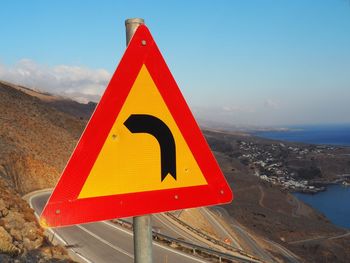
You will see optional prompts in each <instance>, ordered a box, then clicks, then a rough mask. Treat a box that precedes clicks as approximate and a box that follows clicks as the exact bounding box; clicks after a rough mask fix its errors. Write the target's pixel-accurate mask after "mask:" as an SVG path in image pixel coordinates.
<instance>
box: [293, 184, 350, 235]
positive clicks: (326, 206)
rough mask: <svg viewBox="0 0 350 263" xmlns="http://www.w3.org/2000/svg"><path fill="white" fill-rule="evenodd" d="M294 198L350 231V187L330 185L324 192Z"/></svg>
mask: <svg viewBox="0 0 350 263" xmlns="http://www.w3.org/2000/svg"><path fill="white" fill-rule="evenodd" d="M294 196H296V197H297V198H298V199H299V200H302V201H303V202H305V203H307V204H309V205H310V206H312V207H313V208H316V209H317V210H318V211H320V212H322V213H323V214H324V215H325V216H327V218H328V219H329V220H330V221H331V222H332V223H333V224H335V225H337V226H340V227H344V228H349V229H350V202H349V200H350V187H346V186H343V185H330V186H328V187H327V191H324V192H320V193H317V194H313V195H312V194H304V193H294Z"/></svg>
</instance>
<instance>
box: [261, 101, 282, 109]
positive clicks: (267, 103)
mask: <svg viewBox="0 0 350 263" xmlns="http://www.w3.org/2000/svg"><path fill="white" fill-rule="evenodd" d="M264 107H265V108H268V109H273V110H277V109H279V105H278V103H277V102H275V101H273V100H271V99H267V100H265V101H264Z"/></svg>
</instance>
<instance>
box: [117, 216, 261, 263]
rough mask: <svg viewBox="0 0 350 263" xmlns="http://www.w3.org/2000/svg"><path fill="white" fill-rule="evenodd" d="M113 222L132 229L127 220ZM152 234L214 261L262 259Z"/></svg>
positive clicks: (163, 240)
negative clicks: (241, 256)
mask: <svg viewBox="0 0 350 263" xmlns="http://www.w3.org/2000/svg"><path fill="white" fill-rule="evenodd" d="M112 222H114V223H117V224H119V225H120V226H122V227H126V228H128V229H130V230H132V223H130V222H128V221H126V220H123V219H116V220H112ZM203 235H205V234H203ZM152 236H153V239H154V240H156V241H160V242H162V243H165V244H167V245H169V246H170V247H172V248H174V249H178V250H181V251H183V252H186V253H189V254H192V255H197V256H200V257H202V258H204V259H206V260H210V261H214V262H261V261H260V260H257V259H253V258H251V256H246V255H244V256H245V257H248V258H251V260H249V259H242V258H240V257H237V256H234V255H230V254H227V253H223V252H220V251H217V250H214V249H210V248H206V247H202V246H199V245H195V244H192V243H189V242H187V241H184V240H179V239H176V238H172V237H169V236H167V235H164V234H161V233H158V232H156V231H152Z"/></svg>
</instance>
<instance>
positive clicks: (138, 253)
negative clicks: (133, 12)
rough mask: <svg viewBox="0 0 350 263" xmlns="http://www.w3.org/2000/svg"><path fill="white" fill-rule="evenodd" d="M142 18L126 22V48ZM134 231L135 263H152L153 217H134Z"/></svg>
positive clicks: (142, 21)
mask: <svg viewBox="0 0 350 263" xmlns="http://www.w3.org/2000/svg"><path fill="white" fill-rule="evenodd" d="M143 23H144V20H143V19H142V18H131V19H127V20H125V28H126V46H128V44H129V42H130V40H131V38H132V36H133V35H134V33H135V31H136V29H137V27H138V26H139V25H142V24H143ZM133 231H134V262H135V263H152V262H153V257H152V226H151V215H144V216H135V217H133Z"/></svg>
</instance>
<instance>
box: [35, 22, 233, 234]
mask: <svg viewBox="0 0 350 263" xmlns="http://www.w3.org/2000/svg"><path fill="white" fill-rule="evenodd" d="M231 200H232V192H231V189H230V187H229V186H228V184H227V182H226V180H225V178H224V176H223V174H222V172H221V171H220V168H219V166H218V164H217V162H216V160H215V158H214V156H213V154H212V153H211V151H210V149H209V146H208V144H207V142H206V141H205V139H204V137H203V135H202V133H201V131H200V129H199V127H198V125H197V123H196V121H195V120H194V118H193V116H192V114H191V112H190V110H189V108H188V106H187V104H186V102H185V100H184V98H183V96H182V94H181V92H180V90H179V88H178V86H177V84H176V82H175V80H174V79H173V77H172V75H171V73H170V71H169V69H168V67H167V65H166V63H165V61H164V59H163V57H162V55H161V53H160V51H159V50H158V47H157V45H156V43H155V42H154V40H153V38H152V36H151V34H150V32H149V30H148V29H147V27H146V26H145V25H141V26H139V27H138V29H137V31H136V33H135V34H134V36H133V38H132V40H131V42H130V43H129V46H128V47H127V49H126V51H125V54H124V56H123V58H122V60H121V62H120V64H119V66H118V68H117V70H116V72H115V73H114V75H113V77H112V79H111V81H110V83H109V85H108V87H107V89H106V91H105V93H104V94H103V96H102V98H101V101H100V103H99V104H98V106H97V108H96V110H95V112H94V114H93V115H92V117H91V119H90V121H89V123H88V125H87V126H86V129H85V131H84V133H83V135H82V137H81V138H80V141H79V143H78V145H77V146H76V149H75V151H74V152H73V154H72V156H71V158H70V160H69V162H68V164H67V166H66V168H65V170H64V171H63V174H62V176H61V178H60V180H59V182H58V184H57V186H56V188H55V190H54V191H53V193H52V195H51V197H50V199H49V201H48V203H47V204H46V206H45V208H44V211H43V213H42V215H41V224H43V225H46V226H49V227H55V226H64V225H72V224H79V223H86V222H93V221H100V220H107V219H113V218H120V217H129V216H137V215H143V214H150V213H158V212H164V211H170V210H178V209H183V208H190V207H198V206H206V205H214V204H221V203H227V202H230V201H231Z"/></svg>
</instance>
